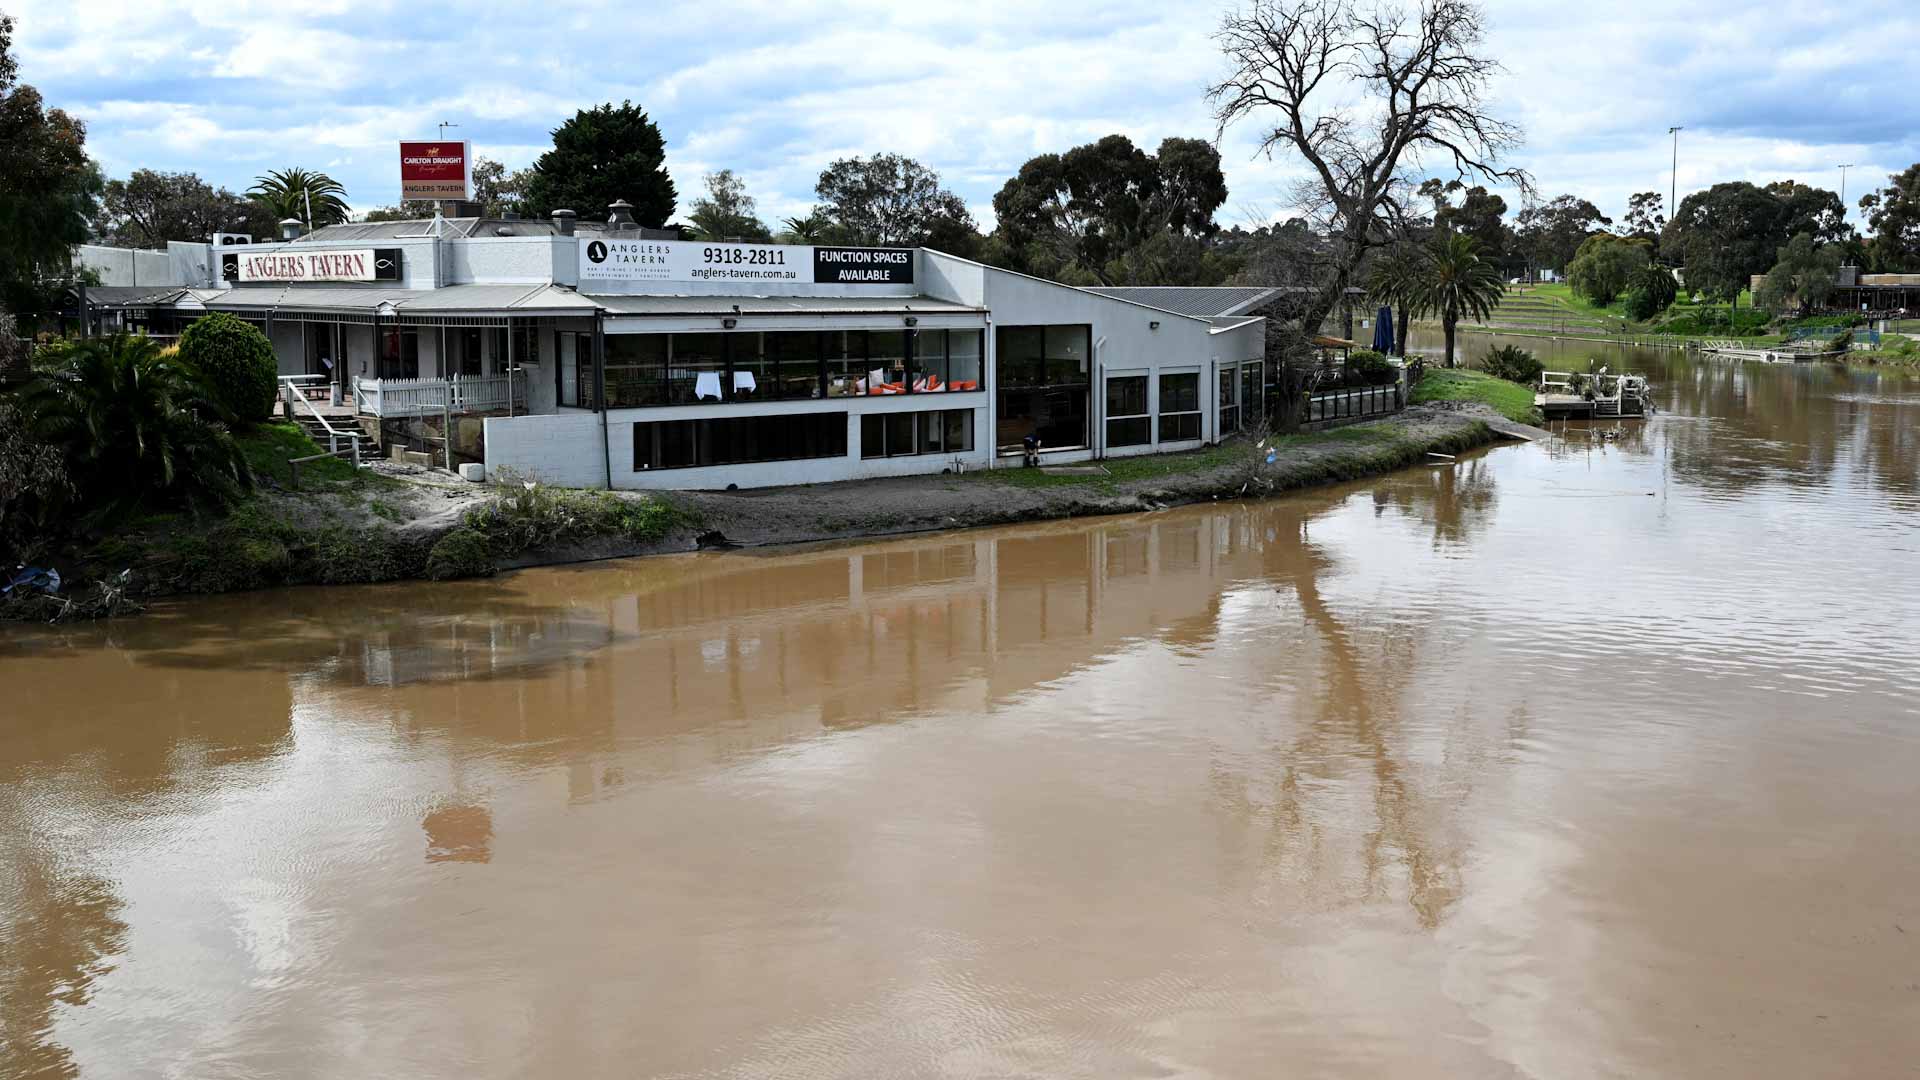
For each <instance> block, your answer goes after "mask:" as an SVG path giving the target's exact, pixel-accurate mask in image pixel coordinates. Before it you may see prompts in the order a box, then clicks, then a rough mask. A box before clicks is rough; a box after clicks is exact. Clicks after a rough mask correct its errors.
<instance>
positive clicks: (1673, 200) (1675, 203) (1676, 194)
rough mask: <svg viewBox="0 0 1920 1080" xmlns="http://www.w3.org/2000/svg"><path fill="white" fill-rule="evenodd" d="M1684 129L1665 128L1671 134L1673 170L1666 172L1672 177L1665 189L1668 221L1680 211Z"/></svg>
mask: <svg viewBox="0 0 1920 1080" xmlns="http://www.w3.org/2000/svg"><path fill="white" fill-rule="evenodd" d="M1685 130H1687V129H1686V128H1683V127H1670V128H1668V129H1667V134H1669V135H1671V136H1673V172H1671V173H1670V174H1668V175H1669V176H1671V177H1672V187H1671V188H1669V189H1668V191H1667V220H1668V221H1672V220H1673V218H1674V215H1675V214H1677V213H1679V212H1680V133H1681V132H1683V131H1685Z"/></svg>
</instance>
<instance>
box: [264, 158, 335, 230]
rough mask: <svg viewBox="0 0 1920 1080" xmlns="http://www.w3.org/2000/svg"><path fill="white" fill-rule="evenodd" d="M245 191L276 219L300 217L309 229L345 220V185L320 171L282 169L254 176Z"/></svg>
mask: <svg viewBox="0 0 1920 1080" xmlns="http://www.w3.org/2000/svg"><path fill="white" fill-rule="evenodd" d="M247 194H248V195H249V196H251V197H252V198H253V199H254V200H255V201H257V202H259V203H260V204H261V205H263V206H265V207H266V208H267V209H268V210H270V211H272V212H273V216H274V220H275V221H284V220H286V219H287V218H299V219H300V220H301V221H304V222H306V223H307V228H308V229H317V228H319V227H321V226H322V225H338V224H339V223H341V222H343V221H345V220H347V200H346V194H347V189H346V188H345V187H344V186H343V185H342V184H341V183H340V181H338V180H335V179H334V178H333V177H331V176H328V175H327V174H326V173H323V172H312V171H309V170H307V169H281V170H279V171H277V172H270V173H268V174H267V175H265V176H260V177H255V178H254V184H253V186H252V187H250V188H248V189H247Z"/></svg>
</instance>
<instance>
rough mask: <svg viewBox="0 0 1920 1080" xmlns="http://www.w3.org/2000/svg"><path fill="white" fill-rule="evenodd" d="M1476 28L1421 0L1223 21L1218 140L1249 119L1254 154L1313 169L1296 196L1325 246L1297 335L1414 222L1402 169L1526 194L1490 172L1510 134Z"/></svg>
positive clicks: (1309, 8)
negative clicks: (1259, 132)
mask: <svg viewBox="0 0 1920 1080" xmlns="http://www.w3.org/2000/svg"><path fill="white" fill-rule="evenodd" d="M1484 33H1485V31H1484V28H1483V25H1482V18H1481V13H1480V9H1479V7H1478V6H1477V5H1475V4H1473V3H1471V2H1470V0H1421V3H1420V5H1419V7H1418V9H1417V10H1416V11H1415V12H1413V13H1408V12H1406V11H1404V10H1402V9H1400V8H1398V7H1392V6H1381V7H1369V8H1361V7H1359V6H1356V5H1355V4H1354V3H1352V2H1351V0H1253V3H1252V6H1251V7H1249V8H1247V9H1245V10H1240V11H1235V12H1233V13H1231V14H1229V15H1227V16H1226V18H1225V19H1224V20H1223V21H1222V23H1221V27H1220V31H1219V33H1218V35H1216V36H1217V38H1218V40H1219V42H1220V47H1221V51H1222V52H1223V53H1224V54H1225V56H1226V58H1227V61H1228V64H1229V66H1230V67H1231V69H1232V73H1231V74H1230V75H1228V76H1227V78H1226V79H1225V80H1223V81H1222V82H1220V83H1219V84H1217V85H1215V86H1213V87H1211V88H1210V89H1209V90H1208V92H1207V99H1208V101H1209V102H1211V103H1212V105H1213V109H1214V120H1215V122H1216V123H1217V124H1218V134H1221V135H1224V134H1225V132H1226V129H1227V128H1228V127H1230V126H1232V125H1233V124H1235V123H1238V122H1240V121H1242V120H1255V121H1258V122H1259V123H1261V124H1263V125H1268V126H1267V129H1266V132H1265V134H1264V135H1263V136H1262V138H1261V141H1260V152H1261V153H1263V154H1266V155H1267V156H1269V157H1272V156H1274V155H1275V154H1277V153H1282V152H1285V151H1287V150H1292V151H1293V152H1295V153H1297V154H1299V155H1300V156H1301V158H1303V159H1304V160H1305V161H1306V163H1307V165H1308V166H1309V169H1310V174H1309V176H1308V178H1307V179H1306V180H1304V181H1303V182H1302V183H1301V184H1299V185H1298V186H1297V188H1296V190H1295V191H1294V192H1293V193H1292V194H1293V200H1294V202H1295V203H1296V205H1298V206H1300V207H1301V208H1302V209H1304V210H1305V211H1307V213H1308V214H1309V216H1310V218H1311V219H1312V220H1313V222H1314V224H1315V227H1316V230H1317V231H1319V232H1321V233H1322V235H1323V236H1324V237H1325V239H1326V249H1325V251H1324V253H1323V258H1321V259H1319V260H1317V263H1318V265H1316V266H1314V267H1311V268H1307V270H1308V273H1309V274H1311V278H1312V282H1311V285H1310V286H1309V287H1308V288H1307V289H1306V290H1305V291H1304V292H1303V295H1302V296H1301V298H1300V300H1299V302H1298V304H1297V305H1295V306H1296V310H1297V313H1298V318H1299V320H1300V328H1301V329H1302V330H1303V331H1304V332H1306V333H1308V334H1311V333H1313V332H1314V331H1316V330H1318V329H1319V327H1320V325H1321V323H1322V322H1323V321H1324V320H1325V319H1326V317H1327V315H1328V314H1329V313H1330V312H1332V311H1333V310H1334V308H1335V307H1336V306H1337V305H1339V304H1340V302H1341V301H1342V299H1343V298H1344V297H1345V294H1346V290H1347V288H1348V286H1349V285H1351V284H1353V283H1355V281H1356V276H1357V271H1358V270H1359V267H1360V263H1361V261H1362V260H1363V259H1364V258H1365V257H1366V255H1367V252H1368V251H1369V250H1371V249H1372V248H1374V247H1377V246H1379V245H1381V244H1384V243H1387V242H1388V241H1389V240H1390V239H1391V238H1392V237H1394V236H1395V235H1397V234H1398V233H1399V232H1400V231H1401V226H1402V225H1403V223H1404V222H1405V220H1406V219H1407V218H1409V217H1411V216H1413V215H1412V214H1411V213H1410V208H1409V207H1408V206H1407V203H1408V201H1409V197H1410V196H1411V195H1412V193H1413V189H1412V187H1411V185H1410V184H1409V183H1408V182H1407V180H1406V179H1405V176H1406V172H1405V171H1404V170H1409V169H1425V168H1427V167H1429V166H1430V165H1438V166H1439V167H1443V168H1445V167H1450V168H1452V169H1453V170H1454V171H1455V173H1456V174H1457V175H1458V176H1460V177H1462V178H1466V177H1473V178H1477V179H1480V180H1482V181H1485V182H1493V183H1508V184H1513V185H1515V186H1517V187H1519V188H1520V189H1521V192H1522V193H1523V195H1530V194H1531V192H1532V190H1533V185H1532V178H1531V177H1530V176H1528V174H1527V173H1526V172H1525V171H1523V170H1521V169H1517V168H1508V167H1502V166H1501V164H1500V158H1501V156H1502V155H1503V154H1505V153H1507V152H1509V151H1511V150H1512V149H1514V148H1515V147H1517V146H1518V145H1519V144H1520V141H1521V133H1520V131H1519V129H1518V128H1516V127H1514V126H1512V125H1510V124H1508V123H1506V122H1504V121H1501V120H1499V119H1497V118H1495V117H1493V116H1492V115H1490V114H1489V112H1488V109H1487V102H1486V94H1487V88H1488V85H1489V83H1490V82H1491V80H1492V77H1493V76H1494V75H1495V74H1496V73H1497V72H1498V71H1499V70H1500V68H1499V64H1498V63H1497V62H1496V61H1494V60H1491V59H1488V58H1486V57H1483V56H1478V55H1476V52H1477V50H1478V49H1479V47H1480V45H1481V43H1482V40H1483V38H1484ZM1356 91H1357V93H1356Z"/></svg>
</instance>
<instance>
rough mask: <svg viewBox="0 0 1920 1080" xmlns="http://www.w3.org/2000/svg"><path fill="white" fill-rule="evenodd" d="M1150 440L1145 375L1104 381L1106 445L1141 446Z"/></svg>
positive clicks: (1151, 438) (1151, 439) (1150, 423)
mask: <svg viewBox="0 0 1920 1080" xmlns="http://www.w3.org/2000/svg"><path fill="white" fill-rule="evenodd" d="M1152 441H1153V417H1152V416H1151V415H1150V414H1149V410H1148V408H1147V377H1146V376H1145V375H1123V376H1120V377H1118V378H1109V379H1108V380H1107V445H1108V446H1145V445H1146V444H1148V443H1151V442H1152Z"/></svg>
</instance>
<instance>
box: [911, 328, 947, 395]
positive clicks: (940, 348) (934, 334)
mask: <svg viewBox="0 0 1920 1080" xmlns="http://www.w3.org/2000/svg"><path fill="white" fill-rule="evenodd" d="M907 339H908V340H910V341H912V342H913V381H912V383H911V384H910V387H909V388H910V389H911V390H912V391H913V392H914V393H916V394H933V393H939V392H941V391H944V390H945V389H946V388H947V332H946V331H945V330H909V331H907Z"/></svg>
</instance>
